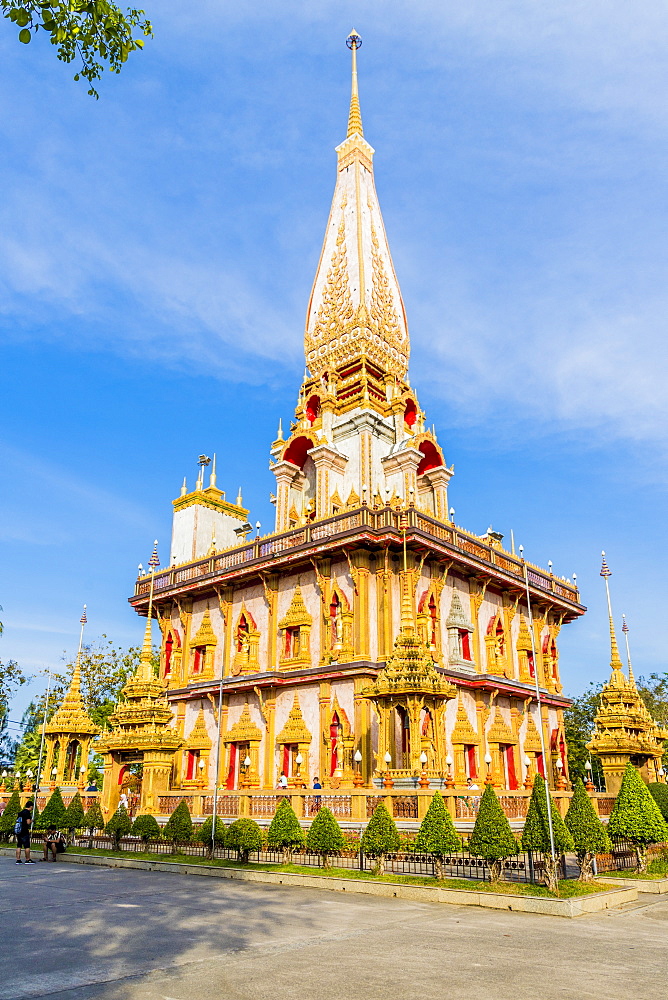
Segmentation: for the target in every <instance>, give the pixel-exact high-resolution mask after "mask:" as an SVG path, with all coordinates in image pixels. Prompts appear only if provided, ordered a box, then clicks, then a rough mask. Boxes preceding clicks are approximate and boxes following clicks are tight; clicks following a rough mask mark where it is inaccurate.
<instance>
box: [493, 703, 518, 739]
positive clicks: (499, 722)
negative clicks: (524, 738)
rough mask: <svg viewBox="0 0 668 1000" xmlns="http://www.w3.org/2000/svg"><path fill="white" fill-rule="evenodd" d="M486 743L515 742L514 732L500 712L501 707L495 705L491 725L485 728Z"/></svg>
mask: <svg viewBox="0 0 668 1000" xmlns="http://www.w3.org/2000/svg"><path fill="white" fill-rule="evenodd" d="M487 742H488V743H517V742H518V740H517V736H516V735H515V734H514V732H513V731H512V729H511V728H510V726H509V725H508V723H507V722H506V720H505V719H504V718H503V716H502V714H501V709H500V708H499V706H498V705H497V706H496V712H495V713H494V719H493V720H492V725H491V726H490V727H489V729H488V730H487Z"/></svg>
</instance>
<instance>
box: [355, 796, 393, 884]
mask: <svg viewBox="0 0 668 1000" xmlns="http://www.w3.org/2000/svg"><path fill="white" fill-rule="evenodd" d="M399 843H400V841H399V831H398V830H397V826H396V823H395V822H394V820H393V819H392V817H391V816H390V814H389V812H388V811H387V806H386V805H385V803H384V802H379V803H378V805H377V806H376V808H375V809H374V811H373V816H372V817H371V819H370V820H369V822H368V823H367V825H366V828H365V830H364V833H363V834H362V839H361V842H360V846H361V848H362V851H363V852H364V853H365V854H368V855H369V857H371V858H375V859H376V866H375V869H374V871H375V873H376V874H377V875H382V874H383V872H384V871H385V856H386V855H387V854H390V853H391V852H392V851H398V850H399Z"/></svg>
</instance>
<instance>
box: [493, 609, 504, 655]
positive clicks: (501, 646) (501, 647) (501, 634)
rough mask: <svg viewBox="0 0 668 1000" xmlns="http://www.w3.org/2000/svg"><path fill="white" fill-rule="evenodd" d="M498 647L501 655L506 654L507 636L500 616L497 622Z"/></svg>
mask: <svg viewBox="0 0 668 1000" xmlns="http://www.w3.org/2000/svg"><path fill="white" fill-rule="evenodd" d="M495 634H496V648H497V649H498V651H499V655H500V656H504V655H505V652H506V636H505V633H504V631H503V625H502V623H501V619H500V618H499V619H498V621H497V623H496V633H495Z"/></svg>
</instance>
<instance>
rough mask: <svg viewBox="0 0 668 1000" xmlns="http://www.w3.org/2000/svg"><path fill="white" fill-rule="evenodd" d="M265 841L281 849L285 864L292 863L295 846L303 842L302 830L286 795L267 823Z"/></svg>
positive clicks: (299, 845)
mask: <svg viewBox="0 0 668 1000" xmlns="http://www.w3.org/2000/svg"><path fill="white" fill-rule="evenodd" d="M267 843H268V844H269V846H270V847H280V848H281V849H282V851H283V864H285V865H289V864H291V863H292V855H293V852H294V850H295V847H301V846H302V845H303V843H304V831H303V830H302V828H301V826H300V825H299V820H298V819H297V816H296V813H295V811H294V809H293V808H292V806H291V805H290V799H289V798H287V796H286V797H284V798H282V799H281V801H280V802H279V804H278V808H277V810H276V812H275V813H274V818H273V819H272V821H271V823H270V824H269V830H268V831H267Z"/></svg>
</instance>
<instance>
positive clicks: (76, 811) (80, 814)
mask: <svg viewBox="0 0 668 1000" xmlns="http://www.w3.org/2000/svg"><path fill="white" fill-rule="evenodd" d="M83 821H84V808H83V803H82V801H81V796H80V795H79V793H78V792H77V793H76V795H75V796H74V798H73V799H72V801H71V802H70V804H69V805H68V807H67V809H66V810H65V829H66V830H69V831H70V833H74V831H75V830H80V829H81V828H82V826H83Z"/></svg>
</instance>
